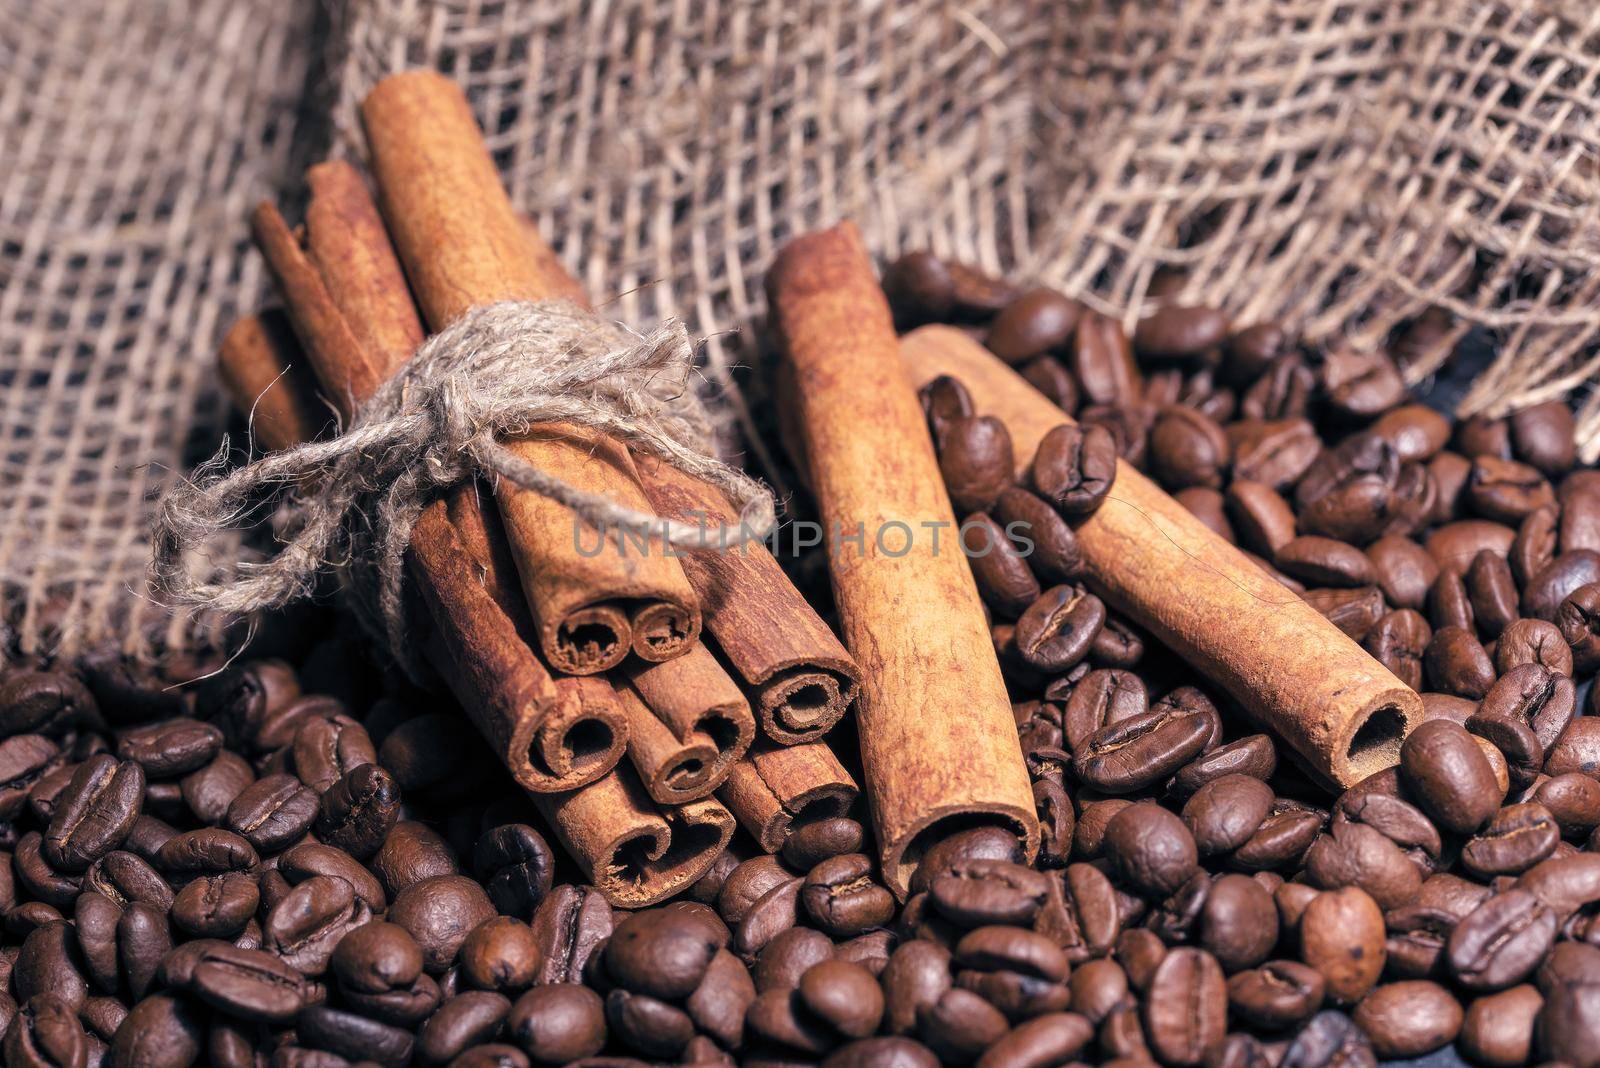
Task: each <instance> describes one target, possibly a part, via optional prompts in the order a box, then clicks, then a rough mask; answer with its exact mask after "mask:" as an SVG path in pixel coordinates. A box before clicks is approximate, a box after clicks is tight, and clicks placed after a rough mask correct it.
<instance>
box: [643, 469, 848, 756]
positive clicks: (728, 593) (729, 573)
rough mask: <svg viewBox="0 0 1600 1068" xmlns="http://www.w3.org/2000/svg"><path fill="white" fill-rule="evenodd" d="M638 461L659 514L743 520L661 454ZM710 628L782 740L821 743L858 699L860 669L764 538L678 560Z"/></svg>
mask: <svg viewBox="0 0 1600 1068" xmlns="http://www.w3.org/2000/svg"><path fill="white" fill-rule="evenodd" d="M634 464H635V467H636V469H637V470H638V472H639V481H640V484H641V485H642V486H643V487H644V492H645V495H646V496H647V497H649V498H650V503H651V504H652V505H653V506H654V507H655V509H656V511H657V512H658V513H659V514H661V515H663V516H667V517H670V518H673V519H677V520H680V521H682V522H686V523H696V522H698V523H706V524H711V523H717V524H726V525H730V526H733V525H737V524H738V523H739V515H738V513H737V511H736V510H735V509H734V508H733V507H732V506H731V505H730V504H729V503H728V499H727V497H726V496H725V495H724V494H723V493H722V492H721V491H720V490H718V489H717V488H716V487H714V486H711V485H708V484H707V483H705V482H703V481H701V480H699V479H697V478H695V477H694V476H693V475H690V474H688V473H687V472H685V471H682V470H680V469H679V468H676V467H673V466H672V465H671V464H669V463H666V462H665V461H662V460H660V459H658V458H656V457H653V456H648V455H640V456H637V457H635V459H634ZM681 562H682V564H683V570H684V574H686V575H687V576H688V577H689V584H690V585H691V586H693V587H694V590H695V593H696V594H698V595H699V598H700V612H701V615H702V617H703V619H704V621H705V622H704V626H705V630H706V633H708V634H709V635H710V636H711V637H712V638H713V639H715V642H716V646H717V648H718V649H719V650H720V651H721V653H722V657H723V659H724V660H725V661H727V663H728V666H729V668H730V669H731V670H732V672H733V673H734V674H735V675H736V676H737V677H738V678H739V679H740V680H741V681H742V682H743V683H744V686H745V689H746V691H747V692H748V693H749V694H750V698H751V702H752V703H753V704H754V706H755V713H756V717H757V718H758V719H759V720H760V723H761V729H762V732H763V733H764V734H765V735H766V736H767V737H769V738H773V739H776V740H777V741H779V742H782V743H784V744H785V745H795V744H798V743H802V742H814V741H817V740H818V739H820V738H821V737H822V736H823V735H825V734H827V733H828V731H829V730H831V729H832V728H833V726H834V724H836V723H838V722H839V720H840V719H841V718H842V717H843V716H844V713H845V710H846V709H848V708H849V707H850V704H851V703H852V702H853V701H854V700H855V698H856V690H857V688H858V686H859V685H860V678H861V673H860V671H859V670H858V669H857V668H856V663H855V661H854V660H852V659H851V658H850V654H849V653H848V652H846V651H845V648H844V646H843V645H841V644H840V642H839V639H838V638H837V637H835V636H834V633H833V631H831V630H829V629H828V625H827V624H826V623H824V622H823V621H822V617H821V616H819V615H817V612H816V609H814V608H812V607H811V605H810V604H809V603H807V602H806V599H805V597H803V596H802V595H801V593H800V591H799V590H797V589H795V586H794V583H793V582H791V581H790V580H789V577H788V576H787V575H786V574H784V571H783V568H782V566H781V565H779V563H778V561H777V560H775V559H773V556H772V553H771V552H769V551H768V550H767V547H766V546H765V545H764V544H762V543H761V542H760V541H747V542H743V543H741V544H737V545H732V544H730V545H726V546H708V547H707V548H704V549H698V548H697V549H693V550H689V551H686V552H684V553H683V554H682V556H681Z"/></svg>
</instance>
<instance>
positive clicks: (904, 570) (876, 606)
mask: <svg viewBox="0 0 1600 1068" xmlns="http://www.w3.org/2000/svg"><path fill="white" fill-rule="evenodd" d="M767 291H768V296H769V304H770V306H771V307H772V309H773V321H774V324H775V325H776V327H777V329H778V333H779V336H780V337H781V339H782V341H783V347H784V352H785V358H786V361H787V366H788V368H789V369H790V370H791V371H792V373H793V383H794V394H795V400H796V404H795V413H794V414H795V418H796V426H795V429H796V436H797V440H798V446H799V448H800V449H801V450H802V452H803V455H804V459H805V468H806V470H807V471H808V472H809V475H810V485H811V489H812V492H813V494H814V496H815V497H816V500H817V504H818V507H819V510H820V512H821V516H822V523H823V528H824V530H825V531H827V532H829V538H830V544H829V546H828V548H829V552H828V562H829V569H830V574H831V577H832V580H833V588H834V595H835V600H836V601H837V603H838V607H839V619H840V623H841V629H842V633H843V635H844V639H845V646H846V648H848V649H849V651H850V655H851V656H852V657H853V658H854V660H855V662H856V664H857V665H859V667H860V672H861V690H860V696H859V698H858V699H857V712H856V716H857V722H858V726H859V733H860V738H861V760H862V770H863V773H864V776H865V779H866V790H867V797H868V800H869V801H870V803H871V810H872V819H873V824H874V828H875V830H876V832H877V835H876V837H877V841H878V844H879V849H880V850H881V855H880V861H881V865H882V871H883V877H884V881H885V882H886V883H887V884H888V885H889V887H890V888H891V889H892V890H894V891H895V893H897V894H899V895H900V896H901V897H904V896H905V895H906V894H907V893H908V892H909V886H910V880H911V876H912V874H913V873H914V872H915V871H916V868H917V865H918V864H919V863H920V862H921V860H922V857H923V855H924V854H925V853H926V851H927V850H928V849H929V848H931V847H932V846H933V845H935V844H937V842H938V841H939V840H940V839H942V838H943V837H945V836H946V835H948V834H950V833H953V832H955V831H958V830H963V829H966V828H968V827H971V826H973V825H976V824H992V825H996V826H1000V827H1004V828H1006V829H1008V830H1010V831H1012V832H1013V833H1015V834H1016V835H1017V837H1018V839H1019V841H1020V844H1021V846H1022V850H1023V853H1024V854H1025V855H1026V856H1027V857H1029V858H1031V857H1032V856H1033V855H1034V853H1035V852H1036V851H1037V849H1038V844H1039V823H1038V817H1037V813H1036V812H1035V808H1034V803H1033V792H1032V789H1031V786H1030V784H1029V781H1028V774H1027V769H1026V767H1025V765H1024V763H1023V758H1022V747H1021V744H1020V742H1019V741H1018V739H1017V729H1016V723H1015V720H1014V719H1013V717H1012V714H1011V701H1010V698H1009V696H1008V695H1007V693H1006V688H1005V682H1004V680H1003V679H1002V678H1001V674H1000V665H999V662H998V661H997V660H996V658H995V652H994V646H993V642H992V640H991V637H990V634H989V627H988V623H987V621H986V618H985V615H984V609H983V604H982V602H981V601H980V599H979V596H978V590H977V586H976V584H975V583H974V581H973V578H972V569H971V567H970V566H969V564H968V561H967V559H966V557H965V556H964V555H963V554H962V553H961V552H960V551H959V550H952V546H951V540H952V539H951V538H950V537H949V535H948V533H947V534H946V536H945V537H944V538H943V539H938V538H936V537H935V536H934V534H933V533H932V532H933V531H936V530H941V529H942V530H944V531H946V532H948V531H953V530H954V529H955V517H954V513H953V512H952V509H951V506H950V500H949V497H948V496H947V495H946V493H945V489H944V483H943V480H942V479H941V478H940V475H939V467H938V462H937V460H936V459H935V457H934V453H933V444H932V442H931V441H930V440H929V437H928V429H927V425H926V420H925V419H924V417H923V413H922V407H921V404H920V403H919V402H918V400H917V396H916V391H915V390H914V389H912V387H911V384H910V382H908V381H907V380H906V377H905V374H904V372H903V371H902V370H901V368H900V359H899V342H898V339H897V338H896V336H895V332H894V324H893V322H892V319H891V316H890V313H889V306H888V302H887V301H886V300H885V299H884V296H883V291H882V290H881V289H880V288H879V287H878V281H877V276H876V273H875V272H874V270H873V266H872V261H871V260H870V259H869V258H868V256H867V253H866V249H865V248H864V247H863V245H862V243H861V237H860V234H859V233H858V232H857V231H856V229H855V227H854V226H852V225H850V224H848V223H846V224H844V225H842V226H838V227H835V228H834V229H831V230H825V231H821V232H818V233H813V234H808V235H806V236H804V237H800V238H798V239H796V240H794V241H792V242H790V243H789V244H788V245H787V246H786V247H785V248H784V249H783V251H781V252H780V253H779V255H778V257H777V259H776V261H775V262H774V264H773V266H772V269H771V270H770V271H769V272H768V274H767Z"/></svg>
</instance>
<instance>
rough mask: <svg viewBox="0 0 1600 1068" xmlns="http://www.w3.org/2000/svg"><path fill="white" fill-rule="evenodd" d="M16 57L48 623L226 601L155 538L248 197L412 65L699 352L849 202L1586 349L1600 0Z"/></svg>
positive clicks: (619, 287) (1304, 313)
mask: <svg viewBox="0 0 1600 1068" xmlns="http://www.w3.org/2000/svg"><path fill="white" fill-rule="evenodd" d="M0 62H3V67H0V129H3V131H4V132H3V134H0V136H3V138H4V144H3V152H0V158H3V159H4V160H5V166H4V168H3V170H0V182H3V183H4V185H3V186H0V188H3V190H4V193H3V194H0V272H3V273H0V279H3V282H4V293H3V296H0V385H3V390H0V444H3V450H0V487H3V489H0V494H3V502H4V517H3V520H0V584H3V593H4V596H5V599H6V607H7V611H6V618H7V620H8V621H9V624H10V626H11V628H12V631H11V633H10V634H9V635H8V640H9V642H10V643H11V644H13V645H14V646H16V647H20V648H21V649H23V650H25V651H32V650H40V649H52V648H58V649H63V650H72V649H77V648H81V647H83V646H85V645H87V644H90V643H93V642H97V641H101V640H106V639H115V640H118V641H120V642H122V643H123V644H124V645H125V646H127V647H128V648H144V647H149V646H152V645H155V646H160V645H166V646H169V647H170V646H171V645H173V644H181V643H183V642H186V641H191V642H192V641H205V640H208V638H207V634H208V633H209V632H196V631H194V630H193V628H192V626H191V624H190V622H189V621H187V620H177V621H173V620H171V618H170V617H169V616H168V615H167V613H166V612H165V611H164V610H163V609H161V608H160V607H159V606H156V605H152V604H151V603H150V602H149V601H148V600H147V599H146V598H145V596H144V594H143V591H144V588H145V587H144V564H145V558H146V550H145V547H144V544H143V539H144V534H145V531H146V525H147V522H148V518H149V506H150V501H151V500H152V499H153V497H154V495H155V494H158V493H159V492H160V490H161V487H162V486H163V485H164V484H165V483H166V481H167V480H168V479H170V478H173V477H176V473H177V472H179V471H182V470H183V469H184V468H185V466H186V465H187V464H188V463H190V462H192V460H193V459H195V458H196V456H198V455H200V454H202V453H204V452H205V451H207V450H208V449H209V448H211V447H212V446H213V445H214V443H215V441H216V439H217V436H218V434H219V430H220V428H221V427H222V426H223V425H224V423H223V411H222V406H221V404H220V402H219V399H218V396H217V391H216V387H215V380H214V376H213V374H212V370H211V368H212V353H213V347H214V345H215V343H216V340H217V338H218V337H219V335H220V333H221V331H222V330H223V329H224V328H225V327H226V326H227V324H228V322H229V321H231V319H232V318H233V317H234V316H235V315H237V314H239V313H240V312H241V311H242V310H245V309H248V308H250V307H252V306H253V305H254V304H255V303H256V302H257V301H258V300H259V299H261V297H262V296H263V294H264V287H263V281H262V274H263V272H262V268H261V264H260V262H259V260H258V259H257V258H256V257H255V256H254V255H252V254H251V253H249V252H248V250H247V249H246V246H245V241H244V238H245V228H244V218H245V213H246V211H247V210H248V208H249V206H250V205H251V203H252V202H253V201H254V200H256V199H258V198H260V197H263V196H268V195H280V196H281V195H282V194H283V193H284V191H285V190H288V189H292V185H293V182H294V180H295V174H296V172H297V169H298V165H299V164H300V163H301V162H304V161H305V160H306V159H309V158H311V157H312V156H313V155H314V154H316V153H319V152H322V151H324V150H325V148H326V147H327V144H328V143H329V139H330V138H331V143H332V144H333V146H334V148H335V150H336V151H339V150H342V151H347V152H351V153H356V154H359V137H358V136H357V132H358V130H357V118H356V104H357V103H358V102H359V100H360V99H361V97H362V95H363V94H364V93H365V91H366V90H367V89H368V88H369V87H370V86H371V85H372V84H373V82H374V81H375V80H376V79H378V78H379V77H381V76H382V75H383V74H385V73H388V72H390V71H393V70H398V69H402V68H405V67H410V66H415V65H430V66H435V67H438V68H440V69H442V70H444V71H446V72H448V73H450V74H452V75H453V76H455V77H456V78H458V79H459V80H460V81H461V82H462V83H463V84H464V85H465V86H466V87H467V89H468V91H469V93H470V95H471V97H472V99H473V102H474V105H475V107H476V108H477V112H478V115H479V118H480V120H481V121H482V122H483V124H484V126H485V128H486V129H487V130H488V131H489V136H490V141H491V144H492V146H493V147H494V150H495V152H496V156H497V158H498V160H499V161H500V164H501V167H502V171H503V173H504V175H505V178H506V181H507V184H508V185H509V186H510V188H511V190H512V193H513V195H514V197H515V198H516V200H517V201H518V202H519V203H520V204H521V205H523V206H524V207H525V208H526V210H527V211H528V212H529V213H530V214H532V215H533V216H534V218H536V219H537V221H538V222H539V224H540V226H541V228H542V229H543V230H544V232H545V233H547V234H549V235H550V236H551V237H552V238H553V240H554V243H555V244H556V246H557V248H558V249H559V250H560V252H561V254H562V257H563V259H564V260H565V262H566V263H567V264H568V266H569V267H571V268H572V269H573V270H574V272H575V273H576V274H577V276H578V277H579V278H580V279H581V280H582V281H583V283H584V284H585V286H586V287H587V288H588V290H589V291H590V292H591V293H593V294H597V295H600V296H609V297H611V298H613V299H612V300H611V302H610V303H609V304H608V308H609V310H610V311H611V313H612V314H613V315H615V316H616V317H618V318H620V319H623V320H625V321H629V322H631V323H634V324H635V325H639V324H644V323H648V322H650V321H651V320H654V319H658V318H660V317H663V316H669V315H676V316H681V317H683V318H684V319H685V320H687V322H688V323H689V325H690V327H691V329H693V330H695V331H697V332H700V333H703V334H708V335H711V339H710V341H709V343H708V345H707V352H708V377H709V378H710V379H712V380H713V381H725V380H726V377H727V374H728V368H729V366H730V365H731V364H732V363H733V362H734V361H736V360H738V359H740V358H741V354H746V353H747V352H748V350H749V346H750V338H751V336H752V332H751V331H750V330H749V329H748V327H749V325H750V324H751V323H753V322H755V321H756V320H757V319H758V317H759V315H760V312H761V288H760V279H761V272H762V270H763V269H764V268H765V266H766V264H767V262H768V261H769V259H770V257H771V255H772V253H773V251H774V250H775V249H776V248H777V246H778V245H779V244H780V243H781V242H782V241H783V240H784V239H785V238H787V237H788V236H790V235H792V234H794V233H796V232H798V231H801V230H804V229H807V228H809V227H812V226H815V225H818V224H823V223H828V222H831V221H834V220H836V219H838V218H839V217H841V216H846V215H848V216H854V217H855V218H856V219H857V220H859V221H860V222H861V224H862V225H863V228H864V230H865V233H866V235H867V238H868V240H869V241H870V242H871V244H872V245H873V247H874V248H875V249H876V250H877V251H878V252H880V253H881V254H883V255H886V256H888V255H893V254H894V253H896V252H897V251H899V250H901V249H905V248H911V247H931V248H933V249H934V250H936V251H938V252H940V253H944V254H948V255H954V256H958V257H960V258H963V259H967V260H970V261H973V262H975V263H977V264H979V265H982V266H984V267H987V268H990V269H994V270H1004V271H1009V272H1014V273H1018V274H1021V275H1025V276H1032V277H1037V278H1039V279H1041V280H1043V281H1046V282H1048V283H1050V284H1054V285H1057V286H1060V287H1061V288H1063V289H1065V290H1067V291H1069V292H1071V293H1073V294H1075V295H1078V296H1081V297H1083V298H1084V299H1086V300H1089V301H1091V302H1093V303H1095V304H1096V305H1097V306H1100V307H1102V308H1104V309H1106V310H1108V311H1112V312H1114V313H1116V314H1119V315H1122V316H1124V317H1125V318H1126V319H1127V320H1128V321H1129V322H1132V321H1133V320H1135V319H1136V318H1137V317H1138V316H1139V314H1140V313H1141V309H1143V308H1144V307H1146V306H1147V303H1148V291H1149V288H1150V286H1151V283H1152V280H1153V279H1155V278H1156V277H1157V276H1158V272H1161V273H1170V271H1164V269H1179V270H1182V271H1183V272H1185V274H1186V277H1187V279H1188V281H1187V283H1186V286H1185V288H1184V290H1183V293H1182V296H1183V297H1184V298H1185V299H1193V300H1203V301H1209V302H1214V303H1218V304H1221V305H1223V306H1224V307H1226V308H1228V309H1230V310H1231V311H1232V312H1234V313H1235V315H1236V316H1237V317H1238V318H1239V319H1240V320H1254V319H1259V318H1262V317H1267V316H1278V317H1281V318H1283V319H1285V320H1287V321H1288V322H1290V323H1291V324H1293V325H1294V326H1296V327H1298V328H1300V329H1301V330H1303V331H1304V332H1305V333H1306V335H1307V336H1308V337H1309V338H1311V339H1312V340H1314V341H1316V342H1318V343H1322V344H1338V343H1351V344H1358V345H1372V344H1382V343H1383V342H1384V341H1385V340H1386V338H1387V337H1388V336H1389V334H1390V332H1391V331H1392V330H1393V329H1394V328H1395V327H1396V326H1397V325H1399V324H1402V323H1404V322H1405V321H1406V320H1408V319H1410V318H1412V317H1414V316H1416V315H1417V314H1419V313H1420V312H1422V311H1423V310H1424V309H1427V308H1430V307H1442V308H1444V309H1446V310H1447V311H1449V312H1450V313H1452V314H1453V316H1454V317H1455V322H1456V326H1455V328H1454V330H1453V331H1452V332H1451V333H1450V334H1449V335H1448V336H1447V337H1446V338H1445V339H1444V341H1443V343H1441V344H1440V345H1439V346H1438V347H1436V348H1435V349H1433V350H1431V351H1429V352H1428V353H1425V354H1423V355H1422V356H1421V357H1420V358H1419V359H1418V360H1417V361H1416V362H1415V363H1413V364H1412V365H1411V366H1410V368H1409V373H1410V375H1411V376H1412V377H1413V378H1414V379H1417V378H1420V377H1423V376H1425V375H1426V374H1428V373H1429V372H1430V371H1431V370H1433V369H1435V368H1436V367H1437V366H1438V364H1439V362H1440V361H1441V360H1443V359H1444V358H1446V356H1447V354H1448V351H1449V344H1450V342H1452V341H1453V340H1454V339H1455V338H1457V337H1459V336H1460V335H1461V334H1462V333H1464V332H1465V331H1466V330H1467V329H1469V328H1470V327H1472V326H1482V327H1485V328H1487V329H1488V330H1490V331H1492V333H1493V336H1494V338H1495V339H1496V340H1497V342H1498V344H1499V345H1500V353H1501V355H1500V359H1499V361H1498V362H1497V363H1496V364H1495V365H1494V367H1493V368H1492V369H1491V370H1490V371H1488V372H1487V373H1486V374H1484V375H1483V376H1481V377H1480V379H1479V380H1478V381H1477V383H1476V384H1475V388H1474V390H1473V391H1472V393H1471V394H1470V395H1469V397H1468V398H1467V401H1466V405H1467V407H1468V408H1469V409H1471V410H1486V411H1489V412H1493V413H1498V412H1502V411H1505V410H1508V409H1509V408H1511V407H1512V406H1514V405H1517V404H1519V403H1524V402H1529V401H1533V400H1537V399H1543V398H1546V397H1550V396H1557V395H1561V394H1563V393H1565V392H1566V391H1568V390H1570V389H1572V388H1573V387H1575V386H1577V385H1578V384H1580V383H1581V382H1583V381H1584V380H1585V379H1586V378H1587V376H1588V375H1589V373H1590V372H1591V370H1592V369H1593V368H1594V366H1595V364H1596V360H1597V355H1596V338H1597V335H1600V307H1597V306H1596V302H1595V299H1594V297H1595V293H1596V290H1597V289H1600V272H1594V271H1592V270H1591V267H1592V264H1593V263H1594V262H1595V256H1596V253H1597V251H1600V216H1597V213H1596V210H1595V205H1596V204H1597V203H1600V198H1597V196H1596V192H1597V190H1596V167H1595V155H1596V149H1597V140H1600V122H1597V110H1600V108H1597V103H1600V88H1597V86H1600V11H1597V10H1596V9H1595V8H1594V6H1593V5H1592V4H1588V3H1579V2H1576V0H1568V2H1564V3H1563V2H1557V0H1550V2H1546V3H1532V2H1527V3H1499V2H1488V0H1411V2H1406V0H1181V2H1172V3H1159V4H1158V3H1149V4H1144V3H1125V2H1121V0H1077V2H1068V0H961V2H957V0H876V2H873V0H748V2H745V0H612V2H595V0H326V2H325V3H318V2H316V0H187V2H183V3H179V2H177V0H165V2H163V0H98V2H96V0H56V2H55V3H45V2H41V0H0ZM741 327H743V328H745V329H743V330H742V331H741V330H740V328H741ZM729 331H735V332H733V333H729ZM729 403H731V404H732V405H733V406H734V407H735V409H737V408H738V398H737V397H730V398H729ZM1584 417H1585V418H1584V425H1585V436H1586V438H1588V439H1590V440H1589V446H1588V450H1587V451H1588V455H1589V456H1590V457H1591V458H1592V457H1593V455H1594V452H1595V451H1596V450H1597V449H1600V434H1597V433H1596V430H1597V428H1600V411H1597V410H1596V405H1595V404H1594V403H1591V402H1588V401H1586V402H1585V406H1584ZM754 444H755V445H756V446H757V449H756V455H757V457H759V444H760V443H759V442H756V443H754Z"/></svg>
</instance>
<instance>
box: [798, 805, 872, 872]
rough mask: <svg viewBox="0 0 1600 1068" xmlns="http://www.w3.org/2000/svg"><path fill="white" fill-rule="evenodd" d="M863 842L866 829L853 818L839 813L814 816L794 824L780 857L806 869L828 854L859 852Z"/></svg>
mask: <svg viewBox="0 0 1600 1068" xmlns="http://www.w3.org/2000/svg"><path fill="white" fill-rule="evenodd" d="M865 842H866V831H865V828H863V827H862V826H861V824H859V823H857V822H856V821H855V820H852V819H848V818H846V817H843V816H835V817H832V818H828V819H819V820H814V821H812V822H810V823H803V824H800V825H799V826H796V827H795V828H793V829H792V830H791V831H790V832H789V837H788V838H786V839H785V840H784V843H783V851H782V855H783V859H784V862H785V863H787V864H790V865H792V866H793V867H795V868H798V869H800V870H802V871H809V870H810V869H811V868H814V867H815V866H816V865H818V864H820V863H822V862H823V861H825V860H827V859H829V858H830V857H837V856H842V855H843V854H846V853H859V852H861V847H862V846H863V844H865Z"/></svg>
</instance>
